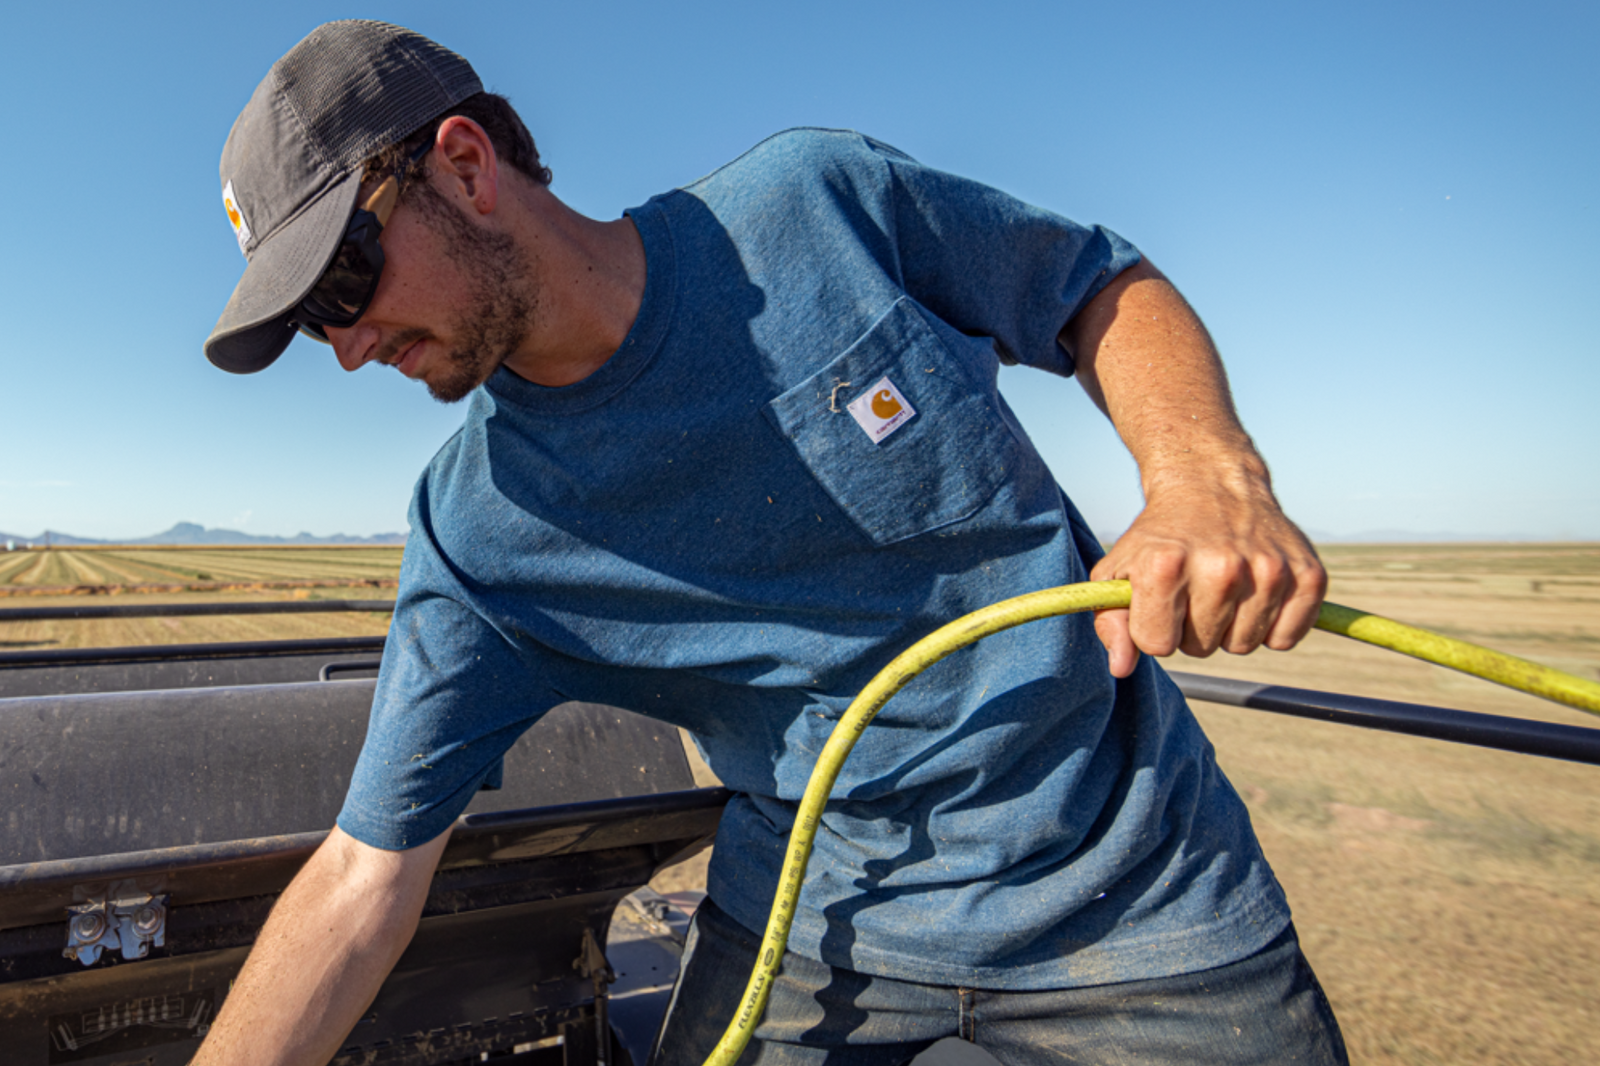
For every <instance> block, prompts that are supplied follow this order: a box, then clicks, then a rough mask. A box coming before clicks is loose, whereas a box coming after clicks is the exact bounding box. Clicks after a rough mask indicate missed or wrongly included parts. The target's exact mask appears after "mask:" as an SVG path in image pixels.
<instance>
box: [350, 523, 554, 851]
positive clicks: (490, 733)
mask: <svg viewBox="0 0 1600 1066" xmlns="http://www.w3.org/2000/svg"><path fill="white" fill-rule="evenodd" d="M419 495H420V494H419ZM411 528H412V532H411V534H410V536H409V537H408V538H407V542H406V550H405V558H404V561H403V562H402V564H401V572H400V591H399V595H398V597H397V598H396V602H395V613H394V620H393V622H392V623H391V625H390V628H389V639H388V642H387V643H386V644H385V645H384V652H383V666H382V668H381V669H380V670H379V672H378V684H377V688H376V691H375V694H374V697H373V701H372V713H371V718H370V721H369V724H368V726H367V737H366V742H365V744H364V745H363V746H362V749H361V755H360V757H359V758H358V759H357V761H356V768H355V772H354V774H353V775H352V777H351V781H350V789H349V791H348V793H347V794H346V796H345V802H344V808H343V810H341V811H340V813H339V819H338V822H339V828H340V829H342V830H343V831H344V832H346V833H348V834H349V835H350V836H353V837H355V838H356V839H357V840H360V841H362V842H363V843H365V844H370V845H372V846H373V847H377V848H383V849H385V850H389V851H398V850H403V849H405V848H413V847H417V846H418V845H420V844H424V843H426V842H427V841H429V840H432V839H433V838H434V837H436V836H438V835H439V834H440V833H442V832H444V831H445V829H447V828H448V827H449V826H450V823H451V822H453V821H454V820H455V819H456V817H457V816H458V815H459V814H460V813H461V812H462V811H463V810H464V809H466V806H467V804H468V803H470V802H471V801H472V797H473V796H474V794H476V793H477V791H478V789H479V788H480V787H481V786H482V785H483V784H484V782H485V781H489V780H491V775H493V774H495V773H497V772H498V770H499V767H500V763H501V759H502V757H503V756H504V755H505V753H506V751H507V750H509V749H510V747H511V745H512V744H514V743H515V742H516V740H517V738H518V737H519V736H521V735H522V733H523V731H525V730H526V729H528V728H529V727H530V726H532V725H533V724H534V723H535V722H537V721H538V720H539V718H540V717H542V716H543V715H544V713H545V712H546V711H548V710H549V709H550V708H552V707H554V706H556V705H557V704H559V703H563V702H565V697H564V696H562V695H561V693H560V689H561V687H562V686H561V683H560V675H561V664H560V662H559V656H557V655H556V654H555V653H553V652H550V651H548V650H543V649H541V647H540V646H539V645H538V644H536V643H534V642H531V641H525V640H512V639H509V637H508V635H507V634H504V633H502V632H501V631H500V630H499V629H497V628H496V627H495V626H494V625H493V624H491V622H490V621H489V620H488V619H486V618H485V617H484V614H483V613H482V612H480V610H478V609H476V608H475V607H474V606H473V602H474V596H473V593H472V591H471V590H470V589H468V588H467V587H466V586H465V585H464V584H463V583H462V581H461V580H460V579H459V578H458V577H457V575H456V574H455V573H454V572H453V571H452V569H451V567H450V566H449V564H448V562H447V560H446V559H445V557H444V555H443V553H442V552H441V551H440V549H439V546H438V544H437V543H436V542H435V540H434V539H433V536H432V532H431V530H429V529H428V527H427V524H426V522H419V521H418V512H417V508H415V507H413V511H412V527H411Z"/></svg>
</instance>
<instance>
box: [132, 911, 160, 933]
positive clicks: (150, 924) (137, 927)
mask: <svg viewBox="0 0 1600 1066" xmlns="http://www.w3.org/2000/svg"><path fill="white" fill-rule="evenodd" d="M159 928H161V908H159V907H156V906H153V905H151V904H145V905H144V906H143V907H140V908H139V913H138V914H135V915H134V916H133V929H134V932H136V933H140V934H142V935H144V936H149V935H150V934H151V933H154V932H155V931H156V930H157V929H159Z"/></svg>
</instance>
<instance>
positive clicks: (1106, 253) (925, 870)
mask: <svg viewBox="0 0 1600 1066" xmlns="http://www.w3.org/2000/svg"><path fill="white" fill-rule="evenodd" d="M631 216H632V218H633V221H634V223H635V224H636V225H637V227H638V230H639V235H640V237H641V239H642V240H643V243H644V250H645V255H646V260H647V281H646V287H645V293H644V298H643V303H642V305H641V307H640V309H639V314H638V318H637V319H636V320H635V322H634V324H633V328H632V330H631V332H630V333H629V335H628V337H627V340H626V341H625V342H624V343H623V345H622V347H621V348H619V349H618V350H617V352H616V353H615V354H614V355H613V356H612V357H611V359H610V360H609V361H607V362H606V364H605V365H604V366H602V367H601V368H600V369H599V370H598V371H596V372H595V373H594V374H593V375H591V376H590V377H588V378H586V379H584V380H583V381H581V382H578V383H577V384H574V385H569V386H566V387H564V388H545V387H541V386H539V385H535V384H532V383H530V382H528V381H526V380H524V379H522V378H519V377H517V376H516V375H514V374H512V373H510V372H508V371H506V370H504V369H502V370H500V371H498V372H497V373H496V374H495V375H494V376H493V377H492V378H491V379H490V380H489V382H488V383H487V385H486V386H485V387H484V388H483V389H481V390H479V391H478V392H477V393H475V394H474V395H473V397H472V399H471V402H470V406H469V408H468V413H467V418H466V423H465V425H464V426H463V427H462V429H461V431H460V432H459V433H458V434H456V436H454V437H453V438H452V439H451V440H450V441H449V442H448V443H447V444H446V445H445V446H444V448H443V449H441V450H440V452H439V454H438V455H437V456H436V457H435V458H434V460H433V461H432V463H431V464H429V467H428V469H427V471H426V472H425V473H424V475H423V476H422V479H421V480H420V482H419V483H418V485H417V490H416V495H415V498H414V500H413V504H412V510H411V535H410V539H409V540H408V541H407V544H406V551H405V560H404V563H403V565H402V569H401V578H400V592H399V602H398V606H397V609H396V612H395V617H394V623H393V625H392V627H391V629H390V637H389V643H388V647H387V650H386V651H385V654H384V660H383V670H382V673H381V675H380V677H379V681H378V688H377V695H376V698H375V700H374V704H373V711H372V724H371V727H370V729H369V732H368V734H367V741H366V746H365V748H364V749H363V751H362V754H361V758H360V762H359V764H358V766H357V768H356V772H355V776H354V780H353V781H352V784H351V787H350V793H349V797H348V798H347V800H346V803H345V807H344V810H343V812H342V813H341V815H340V817H339V825H340V827H341V828H342V829H343V830H344V831H345V832H347V833H349V834H350V835H352V836H354V837H356V838H357V839H360V840H362V841H365V842H366V843H368V844H372V845H375V846H377V847H382V848H391V849H393V848H405V847H411V846H415V845H417V844H420V843H422V842H424V841H426V840H429V839H431V838H432V837H434V836H436V835H437V834H439V833H441V832H443V831H444V829H445V828H446V827H447V826H448V825H449V824H450V822H451V820H452V819H454V818H455V817H456V815H457V814H458V813H459V812H460V811H461V810H462V809H463V808H464V807H465V806H466V804H467V802H468V801H469V800H470V799H471V798H472V796H473V793H474V792H475V791H476V790H477V789H478V787H479V784H480V783H481V782H482V781H484V780H485V778H486V777H487V776H488V775H489V774H491V773H492V772H493V771H494V769H495V768H496V766H497V764H498V760H499V759H500V756H501V755H502V753H503V752H504V751H505V750H506V749H507V748H508V747H509V746H510V745H511V744H512V743H513V742H514V741H515V739H516V738H517V736H518V735H519V734H521V732H522V731H523V730H525V729H527V728H528V727H529V726H530V725H531V724H532V723H533V722H534V721H535V720H537V719H538V718H539V716H540V715H541V714H543V713H544V712H545V711H546V710H548V709H549V708H551V707H553V706H555V705H556V704H559V703H562V702H564V701H567V700H591V701H595V702H600V703H608V704H612V705H614V706H618V707H624V708H627V709H630V710H633V711H637V712H640V713H642V714H647V715H650V716H652V717H655V718H659V719H662V720H665V721H667V722H672V723H675V724H677V725H680V726H683V727H685V728H686V729H688V730H690V731H691V732H692V733H693V734H694V736H695V737H696V739H697V740H698V742H699V744H700V746H701V749H702V751H703V752H704V753H705V756H706V759H707V761H708V762H709V763H710V765H711V767H712V768H713V769H714V770H715V771H716V772H717V774H718V775H719V776H720V777H721V778H722V780H723V781H724V782H725V783H726V784H727V785H728V787H730V788H732V789H734V790H736V791H737V792H738V793H740V795H739V796H737V797H736V798H735V799H734V800H733V802H732V803H730V804H729V806H728V808H727V812H726V814H725V815H724V816H723V819H722V824H721V828H720V831H719V833H718V836H717V840H716V850H715V854H714V856H713V859H712V863H711V869H710V885H709V887H710V892H711V896H712V898H713V899H715V900H716V901H717V903H718V905H719V906H721V907H722V908H723V909H724V910H726V911H727V912H728V913H730V914H731V915H732V916H733V917H734V918H736V919H737V920H738V921H740V922H741V923H743V924H744V925H746V926H748V927H749V928H751V929H755V930H759V929H761V928H763V927H764V925H765V923H766V916H767V910H768V908H769V907H770V905H771V901H772V896H773V889H774V886H775V884H776V881H777V874H778V869H779V867H780V865H781V863H782V858H783V852H784V847H785V844H786V841H787V835H788V832H789V828H790V825H791V824H792V820H793V817H794V811H795V807H796V804H797V802H798V800H799V798H800V795H801V793H802V792H803V791H804V789H805V785H806V781H807V778H808V776H809V774H810V772H811V769H812V766H813V763H814V761H815V759H816V756H817V753H818V751H819V750H820V749H821V747H822V745H823V742H824V741H825V740H826V739H827V736H828V733H829V730H830V729H831V728H832V727H833V725H834V723H835V722H836V721H837V720H838V718H839V715H840V714H841V712H843V710H844V709H845V707H846V706H847V705H848V704H849V702H850V700H851V699H852V698H853V697H854V695H855V694H856V693H857V692H858V691H859V690H860V689H861V688H862V687H863V686H864V685H865V684H866V682H867V681H868V680H869V679H870V678H871V677H872V676H873V675H874V674H875V673H876V672H877V671H878V670H879V669H880V668H882V667H883V666H884V665H885V664H886V663H887V662H888V661H889V660H890V659H891V658H892V657H893V656H894V655H895V654H897V653H899V652H900V651H902V650H904V649H905V648H906V647H907V646H908V645H910V644H911V643H912V642H913V641H915V640H917V639H918V638H920V637H922V636H925V635H926V634H928V633H929V632H931V631H932V630H934V629H935V628H937V627H938V626H940V625H942V624H944V623H945V622H948V621H950V620H951V619H954V618H956V617H958V616H960V615H962V614H965V613H967V612H969V611H972V610H975V609H976V608H979V607H982V606H984V605H986V604H990V603H993V602H995V601H997V600H1001V599H1005V598H1006V597H1009V596H1015V595H1018V594H1020V593H1023V592H1029V591H1033V590H1036V589H1041V588H1047V587H1050V586H1054V585H1062V584H1067V583H1069V582H1076V581H1083V580H1085V579H1086V577H1087V571H1088V567H1089V566H1090V565H1091V564H1092V562H1093V561H1094V560H1095V559H1096V558H1098V555H1099V546H1098V545H1097V544H1096V542H1095V540H1094V538H1093V536H1092V535H1091V534H1090V533H1089V531H1088V529H1087V528H1086V527H1085V526H1084V524H1083V522H1082V520H1081V519H1080V518H1079V517H1078V515H1077V513H1076V512H1075V511H1074V509H1073V508H1072V506H1071V504H1070V503H1069V502H1068V501H1067V499H1066V497H1065V496H1064V495H1063V493H1062V491H1061V489H1060V488H1059V487H1058V486H1057V485H1056V483H1055V481H1054V480H1053V479H1052V478H1051V475H1050V472H1049V471H1048V470H1047V469H1046V467H1045V464H1044V462H1043V461H1042V460H1041V459H1040V458H1039V455H1038V453H1037V452H1036V451H1035V450H1034V448H1033V446H1032V444H1031V443H1030V442H1029V440H1028V438H1027V435H1026V434H1025V433H1024V432H1023V430H1022V427H1021V426H1019V425H1018V424H1017V422H1016V419H1015V418H1014V417H1013V415H1012V413H1011V411H1010V410H1009V409H1008V408H1007V406H1006V404H1005V401H1004V400H1003V399H1002V398H1001V397H1000V395H999V393H998V392H997V391H996V386H995V378H996V372H997V370H998V366H999V363H1000V362H1001V361H1002V360H1004V361H1008V362H1019V363H1025V364H1028V365H1030V366H1034V367H1038V368H1040V369H1042V370H1047V371H1051V372H1054V373H1057V374H1070V373H1071V372H1072V362H1071V359H1070V358H1069V357H1068V355H1067V354H1066V353H1065V352H1064V351H1063V350H1062V348H1061V347H1060V345H1059V344H1058V343H1057V341H1056V337H1057V334H1058V333H1059V332H1060V330H1061V328H1062V326H1063V325H1064V324H1065V323H1066V322H1067V320H1068V319H1069V318H1071V317H1072V315H1073V314H1074V313H1075V312H1077V310H1078V309H1079V308H1080V307H1082V306H1083V305H1084V303H1085V302H1087V301H1088V300H1089V299H1090V298H1091V297H1092V296H1093V295H1094V294H1095V293H1097V292H1098V291H1099V290H1100V289H1101V288H1102V287H1104V285H1105V284H1106V283H1107V282H1108V281H1109V280H1110V279H1111V278H1113V277H1114V276H1115V275H1116V274H1117V273H1118V272H1119V271H1120V270H1122V269H1124V268H1126V267H1127V266H1129V265H1131V264H1133V263H1135V262H1137V261H1138V253H1137V252H1136V251H1135V250H1134V249H1133V248H1132V247H1131V246H1130V245H1128V244H1127V243H1126V242H1124V241H1123V240H1121V239H1120V238H1119V237H1117V236H1116V235H1114V234H1112V233H1110V232H1108V231H1106V230H1104V229H1099V228H1084V227H1082V226H1078V225H1076V224H1074V223H1072V222H1069V221H1067V220H1065V219H1063V218H1060V217H1059V216H1056V215H1053V214H1051V213H1049V212H1046V211H1042V210H1039V209H1037V208H1034V207H1031V206H1029V205H1027V204H1024V203H1021V202H1019V201H1017V200H1016V199H1013V198H1012V197H1010V196H1007V195H1005V194H1003V193H1001V192H999V191H997V190H995V189H992V188H989V187H987V186H984V185H980V184H977V183H975V182H971V181H967V180H964V179H962V178H958V177H954V176H951V175H949V174H945V173H941V172H939V171H936V170H933V169H930V168H928V167H924V166H922V165H920V164H918V163H917V162H915V161H914V160H912V159H910V158H908V157H906V156H905V155H903V154H901V153H899V152H897V151H895V150H893V149H891V148H888V147H886V146H884V145H882V144H879V143H876V142H874V141H871V140H869V139H867V138H865V137H862V136H860V135H859V134H854V133H847V132H836V131H822V130H801V131H792V132H789V133H785V134H781V135H779V136H776V137H774V138H772V139H770V140H768V141H766V142H764V143H763V144H761V145H759V146H757V147H756V148H755V149H753V150H752V151H751V152H749V153H747V154H746V155H745V156H743V157H741V158H740V159H739V160H737V161H735V162H734V163H732V164H729V165H728V166H726V167H724V168H722V169H721V170H718V171H716V172H715V173H713V174H711V175H710V176H708V177H706V178H704V179H702V180H700V181H698V182H696V183H694V184H693V185H690V186H688V187H687V188H684V189H679V190H677V191H675V192H672V193H668V194H666V195H664V196H661V197H657V198H656V199H653V200H651V201H650V202H649V203H647V204H645V205H644V206H643V207H641V208H638V209H637V210H635V211H633V212H631ZM833 795H834V797H836V798H835V799H834V800H833V801H832V802H831V803H830V804H829V805H828V808H827V812H826V814H825V815H824V817H823V824H822V828H821V830H820V831H819V833H818V836H817V840H816V846H815V851H814V853H813V856H812V859H811V867H810V872H809V875H808V878H807V881H806V886H805V889H804V892H803V893H802V895H801V901H800V903H801V906H800V911H799V913H798V915H797V916H796V918H795V922H794V927H793V931H792V934H791V940H790V947H791V949H792V950H794V951H797V952H799V953H801V954H803V955H807V956H809V957H811V958H815V959H821V960H823V961H825V962H828V963H830V964H832V965H835V966H842V967H847V968H851V969H855V970H858V971H862V972H866V973H873V974H881V975H884V976H889V977H895V978H901V979H908V980H915V981H921V982H925V983H932V984H943V985H963V986H969V987H978V988H1010V989H1045V988H1066V987H1073V986H1080V985H1086V984H1103V983H1107V982H1113V981H1126V980H1133V979H1140V978H1146V977H1154V976H1161V975H1166V974H1174V973H1183V972H1192V971H1195V970H1200V969H1205V968H1208V967H1212V966H1218V965H1222V964H1225V963H1227V962H1231V961H1234V960H1236V959H1239V958H1242V957H1244V956H1246V955H1248V954H1250V953H1251V952H1253V951H1254V950H1256V949H1257V948H1259V947H1261V946H1263V945H1265V944H1266V943H1267V942H1268V941H1270V940H1271V939H1272V938H1273V937H1274V936H1275V935H1277V933H1278V932H1280V931H1281V930H1282V929H1283V927H1284V926H1285V924H1286V923H1287V922H1288V907H1287V904H1286V903H1285V901H1284V898H1283V895H1282V892H1281V891H1280V890H1279V888H1278V886H1277V884H1276V882H1275V880H1274V879H1273V876H1272V873H1271V871H1270V870H1269V869H1268V867H1267V864H1266V862H1265V860H1264V859H1263V858H1262V855H1261V852H1260V849H1259V847H1258V846H1257V844H1256V841H1255V838H1254V836H1253V834H1252V833H1251V830H1250V825H1249V819H1248V816H1247V814H1246V812H1245V810H1244V807H1243V805H1242V804H1241V803H1240V801H1239V799H1238V797H1237V795H1236V794H1235V793H1234V791H1233V789H1232V788H1231V787H1230V786H1229V785H1228V783H1227V782H1226V781H1225V780H1224V778H1223V776H1222V774H1221V772H1220V771H1219V770H1218V769H1217V766H1216V763H1215V761H1214V759H1213V754H1212V750H1211V746H1210V744H1209V743H1208V742H1207V741H1206V739H1205V737H1204V736H1203V735H1202V734H1201V732H1200V729H1199V727H1198V725H1197V724H1196V722H1195V720H1194V718H1193V717H1192V716H1191V714H1190V713H1189V710H1188V708H1187V707H1186V706H1185V705H1184V702H1183V699H1182V697H1181V695H1180V694H1179V693H1178V691H1177V689H1176V688H1175V686H1174V685H1173V684H1172V683H1171V681H1170V680H1169V679H1168V678H1167V677H1166V676H1165V675H1164V674H1163V673H1162V672H1161V670H1160V669H1159V668H1158V667H1157V666H1156V665H1155V663H1153V662H1152V661H1151V660H1150V659H1148V658H1145V659H1143V660H1142V661H1141V663H1140V666H1139V667H1138V669H1137V671H1136V672H1135V673H1134V675H1133V676H1132V677H1131V678H1129V679H1128V680H1126V681H1121V682H1119V681H1116V680H1114V679H1113V678H1112V677H1111V675H1110V673H1109V671H1108V670H1107V666H1106V657H1105V653H1104V651H1103V649H1102V648H1101V645H1100V643H1099V642H1098V640H1096V638H1095V635H1094V629H1093V622H1092V619H1091V617H1090V616H1088V615H1077V616H1072V617H1067V618H1058V619H1050V620H1046V621H1039V622H1033V623H1030V624H1028V625H1026V626H1022V627H1020V628H1017V629H1014V630H1011V631H1009V632H1006V633H1002V634H999V635H997V636H994V637H990V638H989V639H987V640H985V641H983V642H982V643H980V644H978V645H976V646H974V647H972V648H969V649H967V650H964V651H961V652H958V653H956V654H955V655H952V656H950V657H949V658H947V659H945V660H944V661H942V662H940V663H939V664H938V665H936V666H934V667H933V668H931V669H929V670H928V671H927V672H926V673H925V674H923V675H922V676H921V677H919V678H918V679H917V680H916V681H915V683H913V684H912V685H911V686H910V687H908V688H907V689H906V690H905V691H904V692H902V693H901V694H900V695H898V696H896V697H895V698H894V699H893V700H892V701H890V702H889V704H888V705H887V707H885V709H884V710H883V712H882V713H881V714H880V715H879V716H878V718H877V720H876V721H875V722H874V724H873V725H872V726H871V727H870V728H868V729H867V731H866V732H865V734H864V735H863V736H862V738H861V740H860V742H859V743H858V744H857V746H856V749H855V752H854V754H853V755H852V756H851V758H850V760H849V761H848V762H847V763H846V764H845V767H844V770H843V773H842V774H841V775H840V777H839V781H838V783H837V785H836V786H835V788H834V792H833Z"/></svg>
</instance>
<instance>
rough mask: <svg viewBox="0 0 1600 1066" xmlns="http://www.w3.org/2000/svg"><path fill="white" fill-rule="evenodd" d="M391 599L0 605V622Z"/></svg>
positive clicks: (386, 604) (370, 604)
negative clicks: (67, 605)
mask: <svg viewBox="0 0 1600 1066" xmlns="http://www.w3.org/2000/svg"><path fill="white" fill-rule="evenodd" d="M393 610H394V601H393V600H268V601H265V602H239V601H233V602H228V603H117V604H104V603H94V604H90V603H85V604H73V605H71V606H69V607H0V622H43V621H49V620H53V619H62V618H70V619H83V618H181V617H185V616H192V615H208V614H314V613H319V612H323V611H393Z"/></svg>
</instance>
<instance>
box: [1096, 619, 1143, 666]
mask: <svg viewBox="0 0 1600 1066" xmlns="http://www.w3.org/2000/svg"><path fill="white" fill-rule="evenodd" d="M1094 631H1095V635H1096V636H1098V637H1099V638H1100V643H1101V644H1103V645H1105V649H1106V658H1107V659H1109V660H1110V663H1109V665H1110V667H1111V676H1112V677H1127V676H1128V675H1129V674H1131V673H1133V668H1134V667H1135V666H1138V665H1139V649H1138V648H1136V647H1134V644H1133V637H1131V636H1130V635H1129V634H1128V609H1127V608H1126V607H1119V608H1116V609H1115V610H1109V611H1096V612H1095V615H1094Z"/></svg>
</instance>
